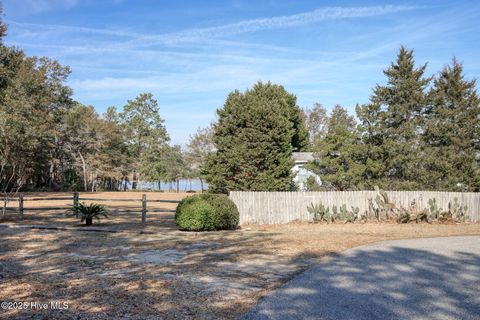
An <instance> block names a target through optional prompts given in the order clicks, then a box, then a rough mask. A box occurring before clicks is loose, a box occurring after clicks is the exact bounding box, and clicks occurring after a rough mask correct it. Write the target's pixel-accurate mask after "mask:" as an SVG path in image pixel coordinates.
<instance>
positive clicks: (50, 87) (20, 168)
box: [0, 12, 209, 194]
mask: <svg viewBox="0 0 480 320" xmlns="http://www.w3.org/2000/svg"><path fill="white" fill-rule="evenodd" d="M0 14H1V12H0ZM6 32H7V27H6V26H5V24H4V23H2V22H1V20H0V141H1V145H0V152H1V154H0V187H1V189H0V193H3V194H8V193H10V194H11V193H15V192H17V191H18V190H20V189H22V190H82V191H83V190H85V191H87V190H89V191H94V190H124V189H126V188H127V185H128V187H132V188H133V189H135V188H136V187H137V186H136V182H137V181H140V180H142V181H151V182H158V183H160V182H161V181H162V182H169V183H170V184H171V189H177V190H178V181H179V179H181V178H194V177H196V176H198V170H199V165H198V159H201V154H200V155H199V154H198V152H199V151H197V150H196V148H197V149H198V147H197V145H199V146H201V144H202V143H204V142H202V139H203V140H204V138H203V136H205V135H206V136H208V135H209V133H208V130H205V129H204V130H200V131H199V133H198V134H197V135H196V136H195V137H193V138H192V141H191V142H190V143H189V148H188V150H182V148H181V147H180V146H179V145H172V144H171V143H170V138H169V135H168V133H167V130H166V128H165V125H164V120H163V119H162V117H161V116H160V109H159V107H158V104H157V101H156V100H155V99H154V97H153V95H152V94H150V93H142V94H140V95H138V96H137V97H135V98H134V99H132V100H129V101H128V102H127V103H126V104H125V106H123V108H121V109H120V110H117V109H116V108H115V107H110V108H108V109H107V111H106V112H105V113H104V114H103V115H99V114H98V113H97V112H96V111H95V108H94V107H93V106H87V105H83V104H82V103H80V102H78V101H75V100H74V99H73V98H72V94H73V92H72V89H71V88H70V87H68V86H67V85H66V81H67V79H68V76H69V74H70V72H71V71H70V68H68V67H65V66H62V65H61V64H60V63H58V61H56V60H53V59H49V58H37V57H31V56H27V55H26V54H25V52H24V51H23V50H22V49H20V48H16V47H10V46H6V45H5V44H4V43H3V39H4V37H5V35H6ZM199 157H200V158H199Z"/></svg>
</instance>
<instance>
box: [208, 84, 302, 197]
mask: <svg viewBox="0 0 480 320" xmlns="http://www.w3.org/2000/svg"><path fill="white" fill-rule="evenodd" d="M217 114H218V118H219V119H218V122H217V123H216V124H214V134H213V142H214V145H215V148H216V149H217V151H216V152H215V153H214V154H212V155H211V156H209V157H208V159H207V163H206V165H205V171H206V177H207V182H208V183H209V189H211V190H213V191H217V192H226V191H229V190H254V191H273V190H290V189H291V188H292V173H291V168H292V166H293V159H292V157H291V154H292V151H293V150H303V149H304V148H305V147H306V146H307V145H308V134H307V131H306V129H305V127H304V125H303V121H302V118H301V111H300V108H299V107H298V106H297V105H296V97H295V96H294V95H292V94H290V93H288V92H287V91H286V90H285V89H284V88H283V87H282V86H279V85H275V84H271V83H261V82H259V83H257V84H255V85H254V86H253V88H252V89H249V90H247V91H246V92H245V93H241V92H239V91H234V92H232V93H230V94H229V96H228V98H227V101H226V102H225V104H224V106H223V108H222V109H219V110H217Z"/></svg>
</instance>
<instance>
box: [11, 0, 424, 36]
mask: <svg viewBox="0 0 480 320" xmlns="http://www.w3.org/2000/svg"><path fill="white" fill-rule="evenodd" d="M28 1H31V0H28ZM56 1H60V0H56ZM56 1H55V0H54V1H47V0H40V1H38V2H37V5H38V6H39V7H42V6H43V5H45V6H47V4H52V3H54V2H56ZM77 1H78V0H62V1H61V2H64V3H67V4H68V3H69V4H70V5H71V6H73V5H75V4H77ZM32 3H35V1H32ZM417 8H418V7H415V6H400V5H387V6H369V7H326V8H321V9H316V10H313V11H308V12H304V13H299V14H293V15H288V16H276V17H270V18H260V19H252V20H244V21H240V22H236V23H231V24H226V25H222V26H215V27H206V28H195V29H186V30H183V31H179V32H172V33H164V34H160V35H155V34H141V33H136V32H129V31H124V30H109V29H96V28H86V27H77V26H65V25H47V24H27V23H20V22H15V21H11V22H9V23H12V24H14V25H18V26H22V27H30V28H37V27H38V28H41V29H49V30H52V31H55V32H59V31H63V32H76V33H78V32H81V33H94V34H100V35H109V36H117V37H129V38H132V40H131V41H130V42H127V44H129V45H134V44H135V45H138V44H140V45H153V44H175V43H181V42H196V41H204V40H205V39H219V38H220V39H221V38H224V37H228V36H231V35H237V34H241V33H250V32H256V31H261V30H272V29H281V28H291V27H299V26H304V25H310V24H315V23H319V22H322V21H328V20H338V19H348V18H361V17H371V16H380V15H386V14H391V13H397V12H403V11H409V10H414V9H417Z"/></svg>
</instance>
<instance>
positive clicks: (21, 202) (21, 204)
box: [2, 192, 180, 223]
mask: <svg viewBox="0 0 480 320" xmlns="http://www.w3.org/2000/svg"><path fill="white" fill-rule="evenodd" d="M2 200H5V199H2ZM6 200H7V201H18V208H13V207H8V208H6V209H7V211H15V212H18V214H19V215H20V219H23V215H24V213H25V211H27V210H29V211H30V210H32V211H48V210H68V209H72V208H73V207H75V206H76V205H78V204H79V202H80V201H98V202H110V201H111V202H141V205H139V208H140V210H141V221H142V223H146V222H147V212H148V211H149V210H148V203H149V202H150V203H152V202H161V203H179V202H180V201H179V200H167V199H165V200H156V199H149V200H147V195H146V194H142V199H138V198H137V199H105V198H89V197H85V198H84V197H82V198H81V197H80V195H79V193H78V192H74V193H73V196H71V197H32V198H28V197H24V196H23V195H20V196H18V197H16V198H8V199H6ZM59 200H71V201H72V207H65V206H62V207H25V202H27V201H59ZM155 211H159V209H158V208H155ZM160 211H161V212H175V210H171V209H160Z"/></svg>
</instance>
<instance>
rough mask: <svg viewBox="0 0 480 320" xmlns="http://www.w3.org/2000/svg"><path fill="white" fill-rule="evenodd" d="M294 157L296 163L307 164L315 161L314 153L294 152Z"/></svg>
mask: <svg viewBox="0 0 480 320" xmlns="http://www.w3.org/2000/svg"><path fill="white" fill-rule="evenodd" d="M292 157H293V159H294V160H295V162H296V163H307V162H308V161H312V160H314V158H313V152H292Z"/></svg>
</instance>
